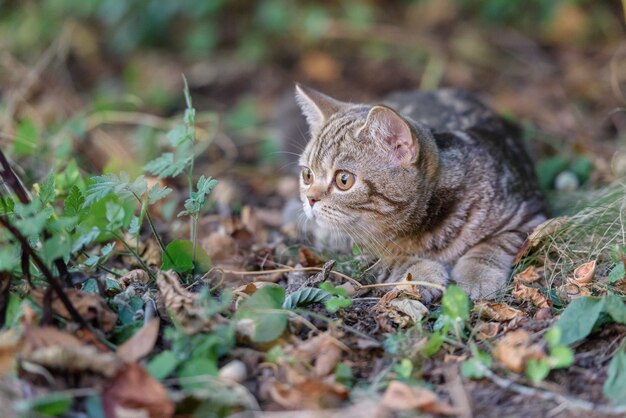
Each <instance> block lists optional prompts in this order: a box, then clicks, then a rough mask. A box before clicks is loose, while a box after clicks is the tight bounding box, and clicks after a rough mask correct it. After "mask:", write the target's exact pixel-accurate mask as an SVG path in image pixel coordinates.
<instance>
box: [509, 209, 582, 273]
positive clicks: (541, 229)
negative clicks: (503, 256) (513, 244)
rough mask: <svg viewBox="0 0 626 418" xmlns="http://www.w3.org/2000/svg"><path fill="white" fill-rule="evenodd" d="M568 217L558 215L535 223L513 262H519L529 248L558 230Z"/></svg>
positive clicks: (537, 244) (534, 246)
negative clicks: (535, 225) (537, 223)
mask: <svg viewBox="0 0 626 418" xmlns="http://www.w3.org/2000/svg"><path fill="white" fill-rule="evenodd" d="M569 219H570V218H569V216H559V217H557V218H552V219H548V220H546V221H544V222H542V223H541V224H539V225H537V227H536V228H535V229H534V230H533V232H532V233H531V234H530V235H529V236H528V238H526V241H524V243H523V244H522V247H521V248H520V249H519V251H518V252H517V255H516V256H515V260H514V261H513V264H517V263H519V262H520V261H521V259H522V258H523V257H524V255H525V254H526V253H527V252H528V251H529V250H532V249H534V248H536V247H537V246H539V244H540V243H541V241H542V240H543V238H545V237H548V236H550V235H552V234H554V233H555V232H556V231H558V230H559V228H561V227H562V226H563V225H565V224H566V223H567V222H568V221H569Z"/></svg>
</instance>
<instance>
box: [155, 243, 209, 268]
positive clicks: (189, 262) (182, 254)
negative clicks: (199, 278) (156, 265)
mask: <svg viewBox="0 0 626 418" xmlns="http://www.w3.org/2000/svg"><path fill="white" fill-rule="evenodd" d="M161 258H162V262H163V263H162V265H161V269H162V270H170V269H171V270H174V271H177V272H179V273H187V272H189V271H191V270H193V269H194V257H193V242H191V241H189V240H181V239H177V240H174V241H172V242H170V243H169V244H168V245H167V247H165V252H164V253H163V254H162V256H161ZM195 259H196V262H195V267H196V269H197V270H199V271H201V272H206V271H208V270H210V269H211V267H212V263H211V259H210V257H209V256H208V255H207V253H206V252H205V251H204V249H202V247H200V246H196V257H195Z"/></svg>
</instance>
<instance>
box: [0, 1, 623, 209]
mask: <svg viewBox="0 0 626 418" xmlns="http://www.w3.org/2000/svg"><path fill="white" fill-rule="evenodd" d="M625 7H626V4H624V3H623V2H620V1H618V0H384V1H383V0H363V1H357V0H352V1H341V2H337V1H310V0H302V1H289V0H264V1H256V2H254V1H243V0H228V1H226V0H211V1H206V0H177V1H163V0H135V1H126V0H80V1H76V0H40V1H35V0H32V1H29V0H0V93H1V101H0V144H1V146H2V149H3V150H7V152H8V153H9V154H10V155H11V157H12V158H13V160H14V161H15V162H16V163H17V164H18V166H19V167H20V170H21V174H22V175H23V176H25V177H26V180H27V181H29V182H30V181H33V182H34V181H38V180H40V179H41V178H43V177H44V176H45V175H46V174H47V173H48V172H49V171H50V170H51V169H55V170H57V171H58V170H62V169H63V168H64V167H66V166H67V165H70V164H73V165H75V166H76V167H80V169H81V170H82V171H86V172H90V173H97V172H101V171H119V170H121V169H123V170H125V171H127V172H130V173H131V174H139V173H141V171H142V165H143V164H144V163H145V162H146V161H149V160H150V159H151V158H153V157H154V156H155V155H158V154H159V153H160V152H161V151H162V150H163V147H166V146H167V145H166V144H167V141H166V139H165V133H166V132H167V131H168V129H170V128H171V127H172V126H174V125H175V124H176V123H179V122H180V120H181V118H182V112H183V111H184V108H185V100H184V96H183V78H182V75H183V74H184V75H185V76H186V78H187V80H188V83H189V87H190V91H191V96H192V98H193V105H194V107H195V108H196V110H197V112H198V115H197V122H198V126H199V130H198V134H199V140H200V143H201V144H203V145H202V149H201V151H202V158H201V160H200V167H199V168H198V169H197V171H196V172H197V173H199V172H204V173H207V174H210V175H213V176H214V177H217V178H219V179H220V180H223V183H225V184H228V182H229V181H230V184H232V185H234V186H233V187H232V190H230V195H229V192H228V190H227V191H226V192H224V193H225V194H223V196H226V197H224V199H226V200H229V199H230V200H235V201H236V200H237V199H239V200H247V202H246V203H255V202H256V203H257V204H258V203H261V204H264V205H269V206H278V205H280V204H281V203H280V202H281V199H279V198H277V199H274V200H272V196H278V197H280V196H283V197H284V196H286V195H289V193H292V192H293V187H295V186H294V183H290V182H289V181H286V180H284V175H283V174H280V173H281V170H282V172H283V173H284V172H288V171H289V166H290V164H291V163H293V158H290V157H289V154H286V153H285V152H284V151H285V150H287V151H291V152H297V150H298V146H300V145H298V144H302V143H303V139H304V138H305V136H306V133H305V132H302V129H301V128H299V127H298V125H297V120H298V114H297V112H295V111H294V108H293V102H292V100H291V96H292V91H293V86H294V83H295V82H296V81H299V82H304V83H306V84H309V85H311V86H314V87H316V88H318V89H320V90H322V91H324V92H326V93H328V94H330V95H332V96H335V97H337V98H339V99H342V100H346V101H361V100H369V101H375V100H376V98H380V97H382V96H384V95H386V94H388V93H390V92H392V91H395V90H406V89H413V88H427V89H432V88H438V87H444V86H445V87H459V88H464V89H467V90H470V91H472V92H474V93H476V94H477V95H479V96H480V98H481V99H483V100H484V101H485V102H487V103H488V104H489V105H491V106H493V107H494V108H495V109H497V111H498V112H500V113H501V114H503V115H504V116H505V117H507V118H509V119H511V120H514V121H516V122H517V123H519V124H520V125H522V126H523V128H524V132H525V139H526V142H527V145H528V147H529V149H530V150H531V152H532V154H533V157H534V159H535V160H536V161H537V171H538V176H539V179H540V182H541V184H542V187H543V188H544V189H545V190H546V191H548V192H549V193H553V192H554V191H555V190H562V191H572V190H583V191H584V190H587V189H589V188H594V187H598V186H601V185H603V184H607V183H608V182H610V181H612V180H614V179H615V178H616V177H620V176H622V175H624V174H626V153H625V152H624V151H622V150H623V149H626V112H625V110H624V107H625V106H626V99H625V95H626V37H625V36H624V35H625V25H624V21H625ZM294 122H295V123H294ZM289 144H292V145H289ZM293 144H296V145H295V146H294V145H293ZM277 168H278V169H281V170H277ZM259 174H262V176H259ZM229 179H230V180H229ZM281 188H282V189H281ZM281 190H282V191H281ZM218 197H219V193H218Z"/></svg>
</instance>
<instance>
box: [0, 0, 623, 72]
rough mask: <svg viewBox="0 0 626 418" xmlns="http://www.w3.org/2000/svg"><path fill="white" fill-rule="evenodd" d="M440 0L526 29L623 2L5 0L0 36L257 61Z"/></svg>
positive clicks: (14, 43)
mask: <svg viewBox="0 0 626 418" xmlns="http://www.w3.org/2000/svg"><path fill="white" fill-rule="evenodd" d="M437 1H439V2H440V4H443V3H445V4H446V5H447V6H446V7H448V6H451V7H448V9H447V10H449V11H450V12H451V11H455V12H456V13H457V14H458V15H459V16H462V17H463V18H467V17H478V18H480V19H481V20H482V21H483V22H485V23H487V24H492V25H513V26H514V27H516V28H518V29H523V30H529V31H537V30H541V29H545V28H543V27H544V26H545V25H547V24H549V23H550V22H551V20H552V18H553V17H554V14H555V11H556V10H557V9H558V8H559V7H560V6H561V5H564V4H575V5H577V6H578V7H580V8H582V9H583V10H586V9H589V10H591V9H593V10H592V11H593V13H595V14H598V13H599V14H604V15H611V14H615V11H616V9H619V5H617V4H615V2H610V1H604V0H601V1H598V0H447V1H443V2H442V1H441V0H435V1H433V0H391V1H382V0H378V1H376V0H369V1H358V0H352V1H342V2H334V1H312V0H305V1H293V0H266V1H256V2H255V1H244V0H230V1H226V0H211V1H206V0H177V1H163V0H135V1H126V0H81V1H74V0H42V1H9V0H0V37H1V38H2V39H3V40H4V41H5V42H9V43H10V47H11V49H12V50H13V51H16V52H18V53H20V54H28V53H30V52H33V51H40V50H41V48H43V47H45V46H46V45H48V44H49V43H50V42H51V41H52V40H53V39H54V38H55V36H57V35H58V33H59V32H60V30H61V28H62V26H63V25H64V24H66V23H67V22H68V21H74V22H80V23H81V24H83V25H85V26H86V27H89V28H91V29H95V30H96V31H97V33H98V34H99V35H100V36H98V43H101V44H102V46H104V48H105V49H106V51H108V53H110V54H114V55H124V54H128V53H132V52H133V51H136V50H137V49H139V48H146V47H153V48H168V49H171V50H173V51H179V52H181V53H183V54H184V55H186V56H188V57H198V56H204V57H206V56H209V55H211V54H212V53H214V52H215V51H216V50H217V49H219V48H224V49H228V50H235V51H237V52H238V53H239V54H240V55H241V56H242V57H244V58H247V59H250V60H252V61H258V60H262V59H264V58H268V57H270V56H271V55H272V53H273V52H274V51H276V50H280V49H284V48H286V49H290V48H293V47H295V46H303V45H306V44H310V43H312V42H315V41H317V40H319V39H320V37H322V36H323V35H324V34H325V32H326V31H327V30H328V28H329V27H330V25H331V23H332V21H333V19H338V20H341V21H343V22H345V23H346V24H347V25H348V26H350V27H351V29H353V30H356V31H359V30H366V29H368V28H369V27H370V25H372V24H373V23H375V22H376V23H386V24H392V25H399V24H406V23H411V22H407V19H408V18H407V17H406V16H407V14H408V13H407V12H408V11H410V10H411V9H416V8H419V7H420V6H421V5H423V4H424V3H433V4H434V3H437ZM591 6H593V8H592V7H591ZM439 7H442V6H439ZM399 19H401V20H399Z"/></svg>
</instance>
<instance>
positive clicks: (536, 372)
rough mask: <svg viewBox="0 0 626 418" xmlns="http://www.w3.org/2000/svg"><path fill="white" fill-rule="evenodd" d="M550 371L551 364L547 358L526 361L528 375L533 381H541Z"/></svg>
mask: <svg viewBox="0 0 626 418" xmlns="http://www.w3.org/2000/svg"><path fill="white" fill-rule="evenodd" d="M549 373H550V365H548V361H547V360H546V359H529V360H528V361H527V362H526V376H528V378H529V379H530V380H531V381H532V382H533V383H539V382H541V381H542V380H543V379H545V378H546V377H547V376H548V374H549Z"/></svg>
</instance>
